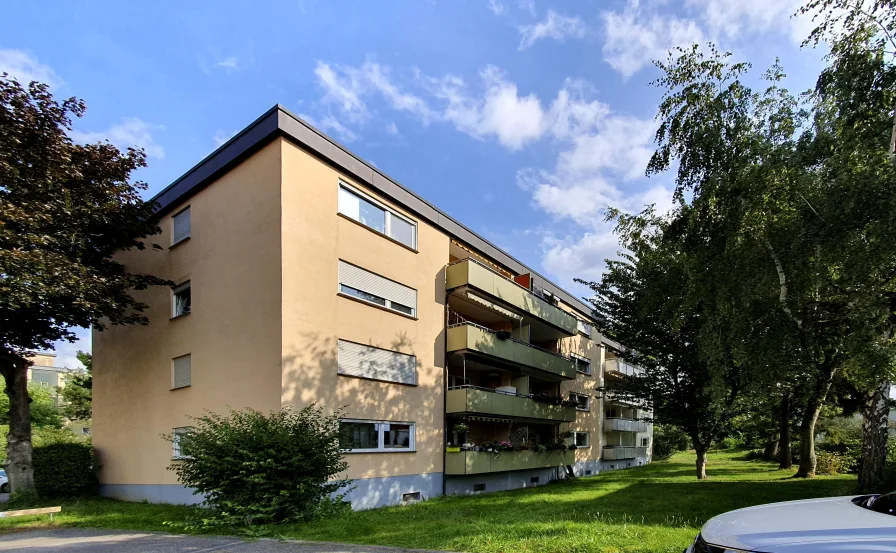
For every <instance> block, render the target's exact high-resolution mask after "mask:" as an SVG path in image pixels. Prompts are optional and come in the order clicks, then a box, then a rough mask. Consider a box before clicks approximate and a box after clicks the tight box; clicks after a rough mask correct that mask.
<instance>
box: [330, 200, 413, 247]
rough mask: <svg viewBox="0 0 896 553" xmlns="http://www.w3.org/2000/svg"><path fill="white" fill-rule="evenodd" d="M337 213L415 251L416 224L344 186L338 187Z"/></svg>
mask: <svg viewBox="0 0 896 553" xmlns="http://www.w3.org/2000/svg"><path fill="white" fill-rule="evenodd" d="M339 213H342V214H343V215H345V216H346V217H348V218H350V219H354V220H355V221H358V222H359V223H361V224H362V225H364V226H366V227H369V228H371V229H373V230H375V231H377V232H379V233H380V234H385V235H386V236H388V237H389V238H391V239H393V240H395V241H396V242H400V243H402V244H404V245H405V246H407V247H409V248H411V249H417V225H416V223H414V222H413V221H411V220H410V219H408V218H406V217H404V216H402V215H399V214H398V213H396V212H395V211H392V210H391V209H388V208H387V207H385V206H384V205H382V204H380V203H379V202H377V201H376V200H374V199H372V198H370V197H368V196H366V195H365V194H362V193H361V192H358V191H357V190H355V189H353V188H349V187H348V186H347V185H345V184H340V185H339Z"/></svg>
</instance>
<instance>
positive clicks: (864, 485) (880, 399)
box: [859, 379, 890, 493]
mask: <svg viewBox="0 0 896 553" xmlns="http://www.w3.org/2000/svg"><path fill="white" fill-rule="evenodd" d="M889 397H890V381H889V380H888V379H881V380H880V381H878V382H877V386H875V388H874V391H873V392H872V393H871V394H870V395H869V396H868V397H867V398H865V402H864V404H863V405H862V466H861V468H860V470H859V491H860V492H861V493H868V492H882V491H883V490H881V489H880V486H881V485H882V484H883V480H884V465H885V463H886V460H887V422H888V421H889V415H890V402H889Z"/></svg>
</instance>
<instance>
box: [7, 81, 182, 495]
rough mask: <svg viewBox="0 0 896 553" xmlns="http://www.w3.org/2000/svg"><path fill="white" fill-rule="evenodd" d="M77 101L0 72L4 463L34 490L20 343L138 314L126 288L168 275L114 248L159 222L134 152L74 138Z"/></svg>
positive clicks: (14, 479) (137, 319)
mask: <svg viewBox="0 0 896 553" xmlns="http://www.w3.org/2000/svg"><path fill="white" fill-rule="evenodd" d="M84 110H85V105H84V103H83V102H82V101H81V100H78V99H76V98H69V99H67V100H63V101H62V102H58V101H57V100H55V99H54V98H53V95H52V94H51V93H50V91H49V89H48V87H47V86H46V85H44V84H40V83H37V82H32V83H31V84H29V85H27V86H23V85H21V84H19V83H18V82H17V81H16V80H14V79H12V78H10V77H8V76H7V75H6V74H5V73H4V74H2V75H0V182H2V183H3V184H2V186H0V274H2V275H3V278H2V279H0V375H2V376H3V377H5V379H6V395H7V397H8V398H9V420H10V432H9V435H8V440H7V442H8V445H7V450H8V451H7V453H8V465H7V473H8V474H9V477H10V484H11V486H12V490H13V493H16V492H17V491H29V490H33V489H34V484H33V472H32V468H31V445H30V435H31V430H30V416H29V412H28V411H29V399H28V391H27V388H26V385H25V373H26V370H27V367H28V361H27V360H26V354H27V351H29V350H36V349H52V346H53V342H54V341H57V340H70V341H73V340H74V339H75V335H74V333H73V331H72V328H73V327H91V326H92V327H93V328H95V329H98V330H102V329H103V328H105V327H106V326H108V325H110V324H111V325H116V324H135V323H137V324H145V323H146V322H147V319H146V316H145V315H144V314H143V311H144V309H145V307H146V306H145V305H144V304H143V303H141V302H140V301H138V300H136V299H135V298H134V296H133V295H132V293H133V291H134V290H143V289H145V288H147V287H149V286H153V285H162V284H169V283H167V282H166V281H164V280H162V279H159V278H156V277H154V276H152V275H147V274H133V273H130V272H128V271H127V270H126V268H125V267H124V266H123V265H122V264H121V263H119V262H117V261H116V260H115V258H114V255H115V254H116V253H117V252H120V251H121V250H128V249H135V248H136V249H144V248H146V247H147V246H148V244H147V243H146V241H145V240H146V238H147V237H149V236H152V235H153V234H156V233H158V232H159V227H158V224H157V222H156V221H154V220H153V218H152V214H153V209H154V206H153V205H152V204H151V203H148V202H145V201H143V200H142V199H141V197H140V192H141V191H142V190H144V189H145V188H146V185H145V184H143V183H141V182H132V181H131V179H130V177H131V173H132V172H133V171H134V170H135V169H138V168H140V167H143V166H145V156H144V153H143V152H142V151H141V150H135V149H128V150H127V151H126V152H122V151H120V150H119V149H118V148H116V147H115V146H113V145H111V144H109V143H108V142H106V143H99V144H86V145H84V144H75V143H73V142H72V140H71V138H70V137H69V134H68V133H69V131H70V130H71V123H72V118H73V117H81V116H82V115H83V114H84Z"/></svg>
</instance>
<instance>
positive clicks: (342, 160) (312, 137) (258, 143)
mask: <svg viewBox="0 0 896 553" xmlns="http://www.w3.org/2000/svg"><path fill="white" fill-rule="evenodd" d="M281 134H282V135H283V136H285V137H287V138H288V139H290V140H291V141H293V142H295V143H296V144H298V145H299V146H301V147H303V148H305V149H307V150H309V151H310V152H312V153H314V154H315V155H317V156H319V157H321V158H323V159H325V160H326V161H328V162H329V163H331V164H333V165H336V166H337V167H339V168H341V169H343V170H345V171H348V172H349V173H351V174H352V176H354V177H355V178H357V179H358V180H359V181H361V182H362V183H364V184H366V185H368V186H370V187H371V188H373V189H374V190H376V191H378V192H380V193H382V194H384V195H385V196H387V197H388V198H390V199H391V200H393V201H396V202H397V203H399V204H401V205H402V206H403V207H405V208H407V209H408V210H410V211H412V212H414V213H415V214H417V215H418V216H420V217H422V218H423V219H425V220H426V221H427V222H429V223H430V224H432V225H434V226H436V227H437V228H439V229H441V230H442V231H443V232H445V233H446V234H448V235H450V236H454V237H456V238H458V239H459V240H461V241H463V242H465V243H466V244H469V245H470V246H472V247H473V248H475V249H477V250H479V251H481V252H482V253H483V254H484V255H486V256H489V257H491V258H493V259H494V260H495V261H497V262H498V263H501V264H502V265H504V266H506V267H507V268H508V269H510V270H511V271H513V272H515V273H518V274H523V273H531V274H532V276H533V278H534V281H535V282H536V283H537V284H539V285H540V286H542V287H543V288H546V289H547V290H548V291H550V292H551V293H553V294H554V295H556V296H557V297H559V298H560V299H562V300H563V301H564V303H566V304H568V305H570V306H571V307H572V308H574V309H575V310H576V311H578V312H579V314H580V315H582V316H585V317H588V318H589V319H590V318H591V307H589V306H588V304H586V303H585V302H584V301H582V300H580V299H578V298H576V297H574V296H573V295H572V294H570V293H569V292H567V291H566V290H564V289H563V288H561V287H560V286H558V285H556V284H554V283H553V282H551V281H550V280H548V279H547V278H545V277H543V276H542V275H540V274H538V273H537V272H535V271H533V270H532V269H530V268H529V267H527V266H526V265H524V264H523V263H521V262H520V261H519V260H517V259H516V258H514V257H513V256H511V255H510V254H508V253H506V252H505V251H503V250H502V249H500V248H498V247H497V246H495V245H494V244H492V243H491V242H489V241H488V240H486V239H485V238H483V237H481V236H479V235H478V234H476V233H475V232H473V231H472V230H470V229H469V228H467V227H466V226H464V225H462V224H461V223H459V222H458V221H456V220H455V219H454V218H452V217H451V216H449V215H448V214H446V213H444V212H443V211H441V210H439V209H438V208H436V207H435V206H434V205H432V204H430V203H429V202H427V201H426V200H424V199H423V198H421V197H420V196H418V195H417V194H415V193H414V192H412V191H411V190H409V189H407V188H405V187H404V186H402V185H401V184H399V183H398V182H397V181H395V180H394V179H392V178H390V177H389V176H387V175H386V174H385V173H383V172H382V171H380V170H379V169H377V168H376V167H374V166H372V165H371V164H369V163H367V162H366V161H364V160H363V159H361V158H360V157H358V156H356V155H355V154H353V153H352V152H351V151H349V150H348V149H347V148H345V147H344V146H342V145H341V144H339V143H338V142H336V141H335V140H333V139H332V138H330V137H329V136H327V135H325V134H324V133H322V132H321V131H319V130H317V129H315V128H314V127H313V126H311V125H309V124H308V123H307V122H306V121H304V120H303V119H301V118H300V117H298V116H296V115H294V114H293V113H291V112H290V111H289V110H287V109H286V108H285V107H283V106H281V105H280V104H277V105H275V106H274V107H272V108H271V109H269V110H268V111H266V112H265V113H264V114H263V115H262V116H261V117H259V118H258V119H256V120H255V121H253V122H252V123H251V124H250V125H249V126H247V127H246V128H245V129H243V130H242V131H240V132H239V133H237V135H236V136H234V137H233V138H231V139H230V140H228V141H227V142H225V143H224V144H222V145H221V146H220V147H219V148H218V149H216V150H215V151H214V152H212V153H211V154H209V155H208V156H206V157H205V159H203V160H202V161H200V162H199V163H197V164H196V165H195V166H193V167H192V168H191V169H190V170H189V171H187V172H186V173H184V175H183V176H181V177H180V178H178V179H177V180H176V181H174V182H173V183H171V184H170V185H169V186H167V187H166V188H165V189H164V190H162V191H161V192H159V193H158V194H156V195H155V196H154V197H153V201H156V202H158V203H159V207H158V210H157V213H158V214H162V213H165V212H167V211H168V210H170V209H172V208H173V207H174V205H175V204H177V203H179V202H180V201H182V200H183V199H185V198H186V197H189V196H191V195H193V194H194V193H195V192H197V191H198V190H200V189H201V188H203V187H204V186H205V185H207V184H209V183H210V182H211V181H213V180H214V179H215V178H217V177H219V176H220V175H221V174H222V173H223V172H226V171H228V170H230V169H231V168H232V167H233V166H235V165H236V164H237V163H239V162H240V161H242V160H243V159H245V158H246V157H247V156H249V155H251V154H252V153H253V152H255V151H256V150H258V149H259V148H261V147H262V146H263V145H265V144H266V143H267V142H268V141H270V140H272V139H273V138H274V137H275V136H278V135H281ZM603 340H606V339H605V338H604V339H603Z"/></svg>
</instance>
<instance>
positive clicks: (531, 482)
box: [529, 476, 541, 484]
mask: <svg viewBox="0 0 896 553" xmlns="http://www.w3.org/2000/svg"><path fill="white" fill-rule="evenodd" d="M540 481H541V478H539V477H537V476H533V477H531V478H529V483H530V484H538V483H539V482H540Z"/></svg>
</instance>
